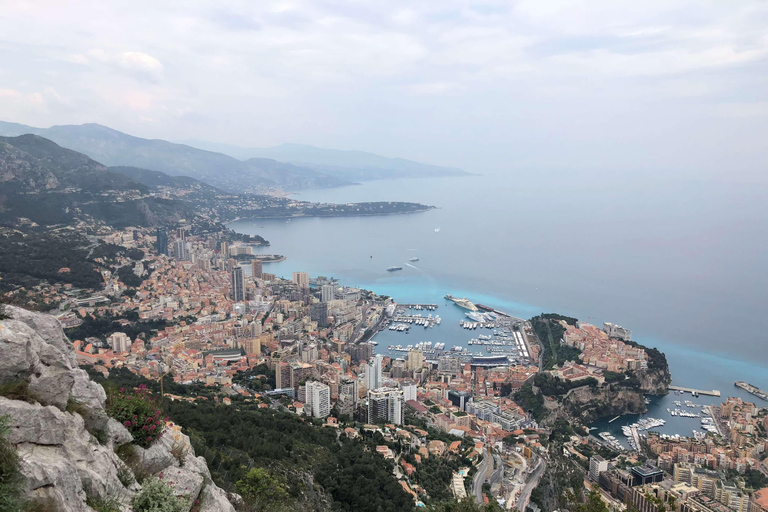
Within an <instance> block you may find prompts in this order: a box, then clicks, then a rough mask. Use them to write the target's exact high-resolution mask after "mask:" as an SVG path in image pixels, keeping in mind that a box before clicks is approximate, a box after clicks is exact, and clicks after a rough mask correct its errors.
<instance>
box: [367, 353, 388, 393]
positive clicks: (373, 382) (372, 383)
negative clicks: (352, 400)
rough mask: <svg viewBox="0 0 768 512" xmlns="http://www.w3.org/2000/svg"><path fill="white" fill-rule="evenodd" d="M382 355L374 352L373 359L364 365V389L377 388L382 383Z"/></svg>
mask: <svg viewBox="0 0 768 512" xmlns="http://www.w3.org/2000/svg"><path fill="white" fill-rule="evenodd" d="M383 359H384V356H382V355H381V354H376V355H375V356H374V357H373V360H372V361H371V362H370V363H368V364H366V365H365V389H369V390H372V389H378V388H380V387H381V386H382V385H383V380H382V378H381V365H382V362H383Z"/></svg>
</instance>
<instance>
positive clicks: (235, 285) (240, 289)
mask: <svg viewBox="0 0 768 512" xmlns="http://www.w3.org/2000/svg"><path fill="white" fill-rule="evenodd" d="M232 300H233V301H235V302H243V301H244V300H245V281H244V279H243V267H240V266H237V267H235V268H233V269H232Z"/></svg>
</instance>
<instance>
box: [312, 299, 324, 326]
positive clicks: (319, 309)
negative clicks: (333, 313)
mask: <svg viewBox="0 0 768 512" xmlns="http://www.w3.org/2000/svg"><path fill="white" fill-rule="evenodd" d="M309 318H310V320H312V321H313V322H317V326H318V327H328V303H327V302H318V303H317V304H310V306H309Z"/></svg>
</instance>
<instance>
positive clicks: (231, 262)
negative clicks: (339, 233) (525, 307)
mask: <svg viewBox="0 0 768 512" xmlns="http://www.w3.org/2000/svg"><path fill="white" fill-rule="evenodd" d="M96 231H98V239H99V243H101V244H104V245H103V246H102V247H107V248H110V249H111V250H110V251H105V254H104V255H103V256H101V257H99V258H96V259H95V260H94V263H95V264H97V265H98V266H99V268H100V274H101V276H102V278H103V288H102V289H95V290H88V289H78V288H76V287H73V286H71V285H66V284H64V285H62V284H50V283H41V284H39V285H38V286H36V287H35V288H34V289H33V290H32V291H33V293H34V296H35V297H34V299H30V304H50V305H55V306H56V308H57V310H58V313H56V315H57V318H58V321H59V322H60V323H61V325H62V327H63V328H65V332H66V333H67V335H68V337H69V338H70V339H71V341H72V344H73V346H74V349H75V353H76V358H77V362H78V363H79V364H80V365H81V366H83V367H87V368H89V369H90V370H89V371H90V372H92V373H94V374H102V375H103V376H105V377H108V376H109V375H110V374H111V373H114V372H120V371H125V370H127V371H129V372H131V373H132V374H135V375H136V376H138V377H141V378H144V379H147V380H148V381H153V382H155V383H157V382H161V383H162V384H163V386H166V389H168V391H165V392H164V398H165V399H168V400H171V401H186V402H188V403H194V402H196V401H209V400H211V399H212V400H213V401H214V402H215V403H217V404H219V406H221V407H237V404H246V403H252V404H254V405H256V406H257V407H259V408H267V409H274V410H279V411H286V412H289V413H291V414H295V415H297V416H299V417H307V418H313V419H314V421H317V422H318V423H317V424H318V428H332V429H337V430H338V432H339V434H340V435H343V436H347V437H349V438H350V439H354V438H357V437H359V436H360V435H361V433H367V434H368V435H371V434H373V433H379V434H380V435H381V437H379V439H380V440H382V444H379V445H376V446H375V451H376V453H377V454H378V455H379V456H381V457H382V458H383V459H385V460H391V461H393V462H394V463H395V465H394V466H393V469H392V476H393V477H394V478H396V479H397V481H398V482H399V484H400V486H401V487H402V490H404V491H405V492H407V493H408V495H410V496H411V498H412V500H413V504H414V505H424V504H425V503H427V504H429V503H431V502H433V501H434V500H435V499H438V498H445V497H446V496H451V497H452V498H453V499H457V500H464V499H469V500H474V501H477V502H478V503H479V504H481V505H483V504H488V503H495V504H497V505H495V506H499V507H501V508H505V509H516V510H526V509H528V508H529V507H530V509H531V510H533V511H536V510H541V509H543V510H547V508H546V507H550V506H553V505H552V503H558V504H559V505H558V506H564V505H565V503H564V501H563V498H562V497H556V496H555V497H553V496H551V495H550V496H548V495H547V489H551V488H552V487H553V486H554V485H555V482H554V481H555V480H557V479H558V478H562V477H563V475H564V474H569V472H570V473H573V474H572V475H571V478H575V476H574V475H580V476H578V479H580V480H582V482H580V483H579V485H577V486H576V488H583V489H586V490H587V491H586V492H593V493H595V494H594V496H597V497H599V498H600V500H602V502H603V503H604V505H605V506H607V507H608V509H609V510H627V509H628V510H638V511H641V512H658V511H662V510H681V511H683V512H688V511H697V512H706V511H716V512H725V511H727V510H735V511H738V512H760V511H762V510H766V509H767V508H766V507H768V502H767V501H766V500H768V491H765V490H762V491H761V490H760V488H761V487H765V486H766V484H767V483H768V477H766V476H765V473H766V472H767V471H768V468H766V464H765V460H766V453H768V452H766V447H768V437H767V436H766V430H767V429H768V413H767V411H768V409H766V408H765V407H759V406H758V405H756V404H753V403H747V402H744V401H742V400H741V399H738V398H727V399H725V400H724V402H723V403H722V405H721V406H719V407H714V406H713V407H711V408H706V409H705V411H706V413H707V417H706V418H705V419H706V421H705V420H704V419H703V420H702V424H703V426H704V427H705V428H702V430H703V431H702V432H698V433H697V432H696V431H694V435H693V436H689V437H686V436H680V435H675V436H669V435H665V434H659V433H657V432H654V430H653V426H654V425H655V423H650V421H652V420H643V422H641V423H640V424H639V425H633V426H631V427H625V428H626V429H627V430H625V433H626V435H627V437H628V441H629V444H630V447H629V448H626V447H625V446H624V445H622V444H621V443H619V442H618V441H617V440H616V439H615V438H614V437H613V436H611V435H608V434H606V433H601V434H600V436H598V435H597V432H592V431H591V429H589V424H588V420H585V419H584V418H586V417H588V416H583V417H581V418H579V415H578V414H577V411H575V410H573V409H574V404H573V403H571V402H569V400H573V399H574V396H577V394H578V393H579V392H581V390H589V389H591V390H592V391H591V393H596V392H597V391H596V390H597V389H598V388H599V389H600V390H602V391H601V392H604V393H607V394H603V395H597V396H598V397H599V400H602V401H608V402H614V401H615V400H613V399H612V398H611V397H612V396H614V398H615V397H618V396H620V395H619V394H614V395H611V393H614V391H615V390H616V389H617V387H621V386H625V387H626V389H628V390H629V389H632V388H633V386H635V387H636V390H638V389H639V390H640V391H641V392H643V393H646V394H647V395H648V396H650V395H655V394H662V393H667V392H668V389H667V387H666V386H662V388H661V389H659V388H658V382H656V383H655V384H654V386H656V387H652V388H645V387H644V384H642V383H640V384H638V383H637V382H635V381H637V380H638V377H639V378H640V379H641V380H642V379H644V378H646V377H647V372H650V371H651V369H649V365H650V366H651V367H652V366H653V365H654V364H655V363H654V361H653V359H654V357H655V356H653V355H652V353H649V352H648V351H647V349H645V348H644V347H642V346H641V345H638V344H637V343H634V342H633V341H632V333H631V331H629V330H628V329H625V328H623V327H621V326H618V325H614V324H611V323H606V324H605V325H604V326H603V328H602V329H601V328H598V327H596V326H593V325H590V324H588V323H586V322H578V321H576V320H575V319H569V318H567V317H560V316H559V315H548V316H547V315H544V316H542V317H537V318H535V319H533V320H530V321H529V320H523V319H518V318H515V317H512V316H509V315H507V314H506V313H504V312H501V311H496V312H495V313H493V314H492V316H491V317H482V318H485V319H491V318H493V322H492V323H489V324H488V325H487V326H486V327H488V328H490V327H491V326H493V327H495V328H498V329H499V335H500V334H501V333H502V332H505V333H506V334H507V335H512V336H513V337H512V338H510V339H513V340H518V339H519V340H521V344H520V345H518V346H517V349H515V345H513V348H512V349H511V352H506V353H505V354H504V355H502V356H490V357H482V356H477V355H471V354H469V355H468V354H467V352H466V351H463V352H457V351H454V350H452V349H447V350H446V349H445V348H444V347H440V346H438V347H436V348H433V347H431V346H424V347H422V346H418V347H416V348H408V349H401V352H402V354H403V355H402V357H390V356H386V355H383V354H381V353H380V352H381V350H377V349H378V348H379V347H377V343H376V342H375V341H374V340H373V338H374V337H375V334H376V333H377V332H379V331H381V330H384V329H386V328H387V327H389V326H397V325H402V323H403V321H404V320H408V318H411V316H410V315H415V314H416V312H415V310H422V309H424V310H426V309H428V310H430V311H434V310H435V309H436V308H437V307H438V306H437V305H426V304H425V305H419V304H403V305H401V304H398V303H397V302H395V300H394V298H391V297H386V296H379V295H376V294H375V293H374V292H372V291H369V290H363V289H359V288H352V287H347V286H343V285H342V284H341V283H338V282H336V281H335V280H332V279H329V278H326V277H323V276H310V275H308V274H307V273H305V272H300V271H297V272H293V274H292V276H291V278H290V279H286V278H282V277H278V276H276V275H274V274H271V273H269V272H267V271H266V270H268V267H269V262H271V261H282V260H284V259H286V256H281V255H264V254H262V253H261V252H260V249H261V247H262V246H263V245H265V244H266V243H267V242H266V241H263V240H261V241H256V240H251V241H248V242H244V241H240V240H237V239H236V238H238V237H236V236H233V234H232V232H228V231H219V232H215V231H214V232H209V231H207V230H200V229H194V228H193V227H191V226H185V227H178V228H176V229H166V228H156V229H149V228H126V229H121V230H113V229H108V228H106V227H104V226H101V227H100V228H97V229H96ZM287 258H290V255H288V256H287ZM121 269H129V270H130V272H125V271H121ZM68 271H69V269H67V268H61V269H59V272H60V273H62V274H66V273H67V272H68ZM15 293H18V291H17V292H15ZM13 295H14V293H8V294H6V299H9V298H11V297H12V296H13ZM25 297H27V298H29V296H27V295H25ZM462 300H466V299H462ZM467 302H468V301H467ZM457 304H458V300H457ZM470 304H471V303H470ZM453 307H458V306H453ZM463 307H468V306H467V305H466V304H464V303H463ZM474 309H475V310H477V308H474ZM487 309H488V310H490V308H487ZM469 315H477V314H476V313H470V314H469ZM431 317H432V315H431V314H430V318H431ZM412 318H421V316H420V314H419V316H413V317H412ZM476 318H478V317H476ZM542 322H543V323H542ZM431 325H432V324H427V327H429V326H431ZM542 326H545V327H546V329H547V330H548V331H547V332H546V333H544V331H543V330H542V329H543V327H542ZM494 333H496V331H494ZM553 334H554V338H553V337H552V335H553ZM546 337H548V338H549V339H546ZM479 338H480V339H479V340H476V342H477V343H488V344H491V343H494V342H493V341H490V340H491V339H492V338H493V337H492V336H487V337H484V336H480V337H479ZM503 339H505V338H503ZM481 340H488V341H481ZM542 340H543V341H542ZM552 342H554V343H555V345H556V346H555V347H552V346H551V343H552ZM498 343H501V342H498ZM553 352H554V353H553ZM652 352H653V351H652ZM512 354H514V357H513V356H512ZM499 357H501V358H499ZM662 358H663V355H662ZM644 375H645V376H646V377H643V376H644ZM646 380H647V379H646ZM662 381H663V379H662ZM174 384H175V386H174ZM667 384H668V382H667ZM742 384H743V383H742ZM178 386H182V388H181V389H183V388H184V387H186V388H190V389H194V390H196V391H191V392H183V393H177V392H176V390H178V389H180V388H179V387H178ZM200 386H202V387H200ZM161 390H162V387H161ZM623 392H624V391H621V392H619V393H623ZM676 393H678V394H680V393H681V392H680V391H677V392H676ZM758 393H759V390H756V391H755V394H758ZM758 396H759V395H758ZM542 399H543V401H542ZM537 402H540V403H538V404H537ZM646 403H648V402H647V399H646ZM677 403H680V402H677ZM589 404H590V405H585V404H581V405H580V406H577V407H576V408H577V409H583V410H586V409H588V408H589V407H590V406H592V407H594V406H595V404H594V399H592V400H591V401H590V402H589ZM604 405H605V404H602V405H600V406H604ZM680 405H681V406H682V403H680ZM686 405H688V406H689V407H693V406H694V404H692V403H690V402H688V401H686ZM540 406H541V407H540ZM611 412H612V413H613V412H616V413H617V414H622V413H626V412H638V411H636V410H633V409H631V408H630V409H627V410H624V411H621V410H615V411H614V410H612V411H611ZM700 416H701V414H697V415H696V417H700ZM566 420H568V421H566ZM662 423H663V422H662ZM427 460H442V461H443V462H442V463H441V464H443V465H444V467H448V468H450V471H443V472H442V473H441V475H443V476H442V477H441V478H442V480H441V481H440V483H438V484H435V483H434V482H429V484H427V483H426V482H425V477H424V471H425V470H426V467H427V466H424V464H426V461H427ZM432 464H435V463H434V462H432ZM441 467H442V466H441ZM564 468H565V469H564ZM558 485H559V486H562V485H563V484H562V483H560V484H558ZM589 489H593V490H592V491H589ZM566 506H567V505H566ZM571 506H573V505H572V504H571ZM761 507H762V508H761Z"/></svg>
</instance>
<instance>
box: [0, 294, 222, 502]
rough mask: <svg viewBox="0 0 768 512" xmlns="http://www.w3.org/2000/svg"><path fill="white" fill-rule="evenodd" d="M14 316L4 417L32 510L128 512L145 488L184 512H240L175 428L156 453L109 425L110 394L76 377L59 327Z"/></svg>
mask: <svg viewBox="0 0 768 512" xmlns="http://www.w3.org/2000/svg"><path fill="white" fill-rule="evenodd" d="M6 314H7V315H8V316H10V318H9V319H5V320H0V355H1V356H2V357H0V391H1V392H0V394H2V395H5V396H0V416H7V417H8V421H7V423H8V426H9V427H10V429H9V433H8V437H9V441H10V442H11V443H12V444H13V445H14V446H15V447H16V450H17V452H18V455H19V458H20V469H21V473H22V475H23V486H24V489H23V492H24V495H25V496H24V498H25V500H26V501H27V502H29V503H30V504H32V507H33V508H32V509H34V510H37V509H38V508H35V507H36V504H37V506H39V509H40V510H58V511H66V512H81V511H93V510H94V508H92V507H91V506H90V505H93V504H95V503H104V502H105V501H109V502H110V503H112V504H113V505H112V506H113V507H115V508H118V509H120V510H123V511H130V510H132V509H133V508H132V503H133V500H134V497H135V496H136V495H137V494H139V493H141V491H142V484H141V482H144V483H145V485H149V483H150V482H155V483H156V482H157V481H158V480H160V481H162V482H164V484H165V485H167V486H169V487H170V488H171V489H172V490H173V494H175V495H176V496H178V497H179V499H178V501H179V503H183V508H184V510H194V511H196V512H220V511H221V512H230V511H231V512H234V507H233V506H232V504H231V503H230V501H229V500H228V497H227V494H226V493H225V492H224V491H223V490H222V489H220V488H219V487H217V486H216V485H215V484H214V483H213V482H212V480H211V475H210V472H209V471H208V467H207V466H206V463H205V459H203V458H202V457H196V456H195V453H194V451H193V449H192V446H191V444H190V442H189V439H188V438H187V436H185V435H184V434H182V433H181V431H180V429H179V428H178V427H176V426H172V425H168V428H167V429H166V431H165V432H164V433H163V434H162V436H161V437H160V438H159V439H158V440H157V441H156V442H155V443H154V444H152V445H151V446H150V447H149V448H146V449H144V448H141V447H139V446H135V445H133V443H132V441H133V438H132V436H131V434H130V432H128V430H127V429H125V428H124V427H123V425H121V424H120V423H118V422H117V421H115V420H114V419H112V418H110V417H109V416H108V415H107V413H106V411H105V400H106V394H105V392H104V389H103V388H102V387H101V386H100V385H99V384H96V383H95V382H92V381H91V380H90V379H89V378H88V375H87V374H86V372H85V371H83V370H81V369H80V368H78V366H77V362H76V359H75V353H74V350H73V348H72V346H71V344H70V343H69V341H68V340H67V338H66V336H65V335H64V333H63V331H62V329H61V327H60V325H59V323H58V321H57V320H56V319H55V318H53V317H52V316H49V315H44V314H40V313H32V312H29V311H26V310H23V309H19V308H14V307H6ZM118 453H120V455H121V456H118ZM94 506H95V505H94ZM115 508H113V509H115Z"/></svg>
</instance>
